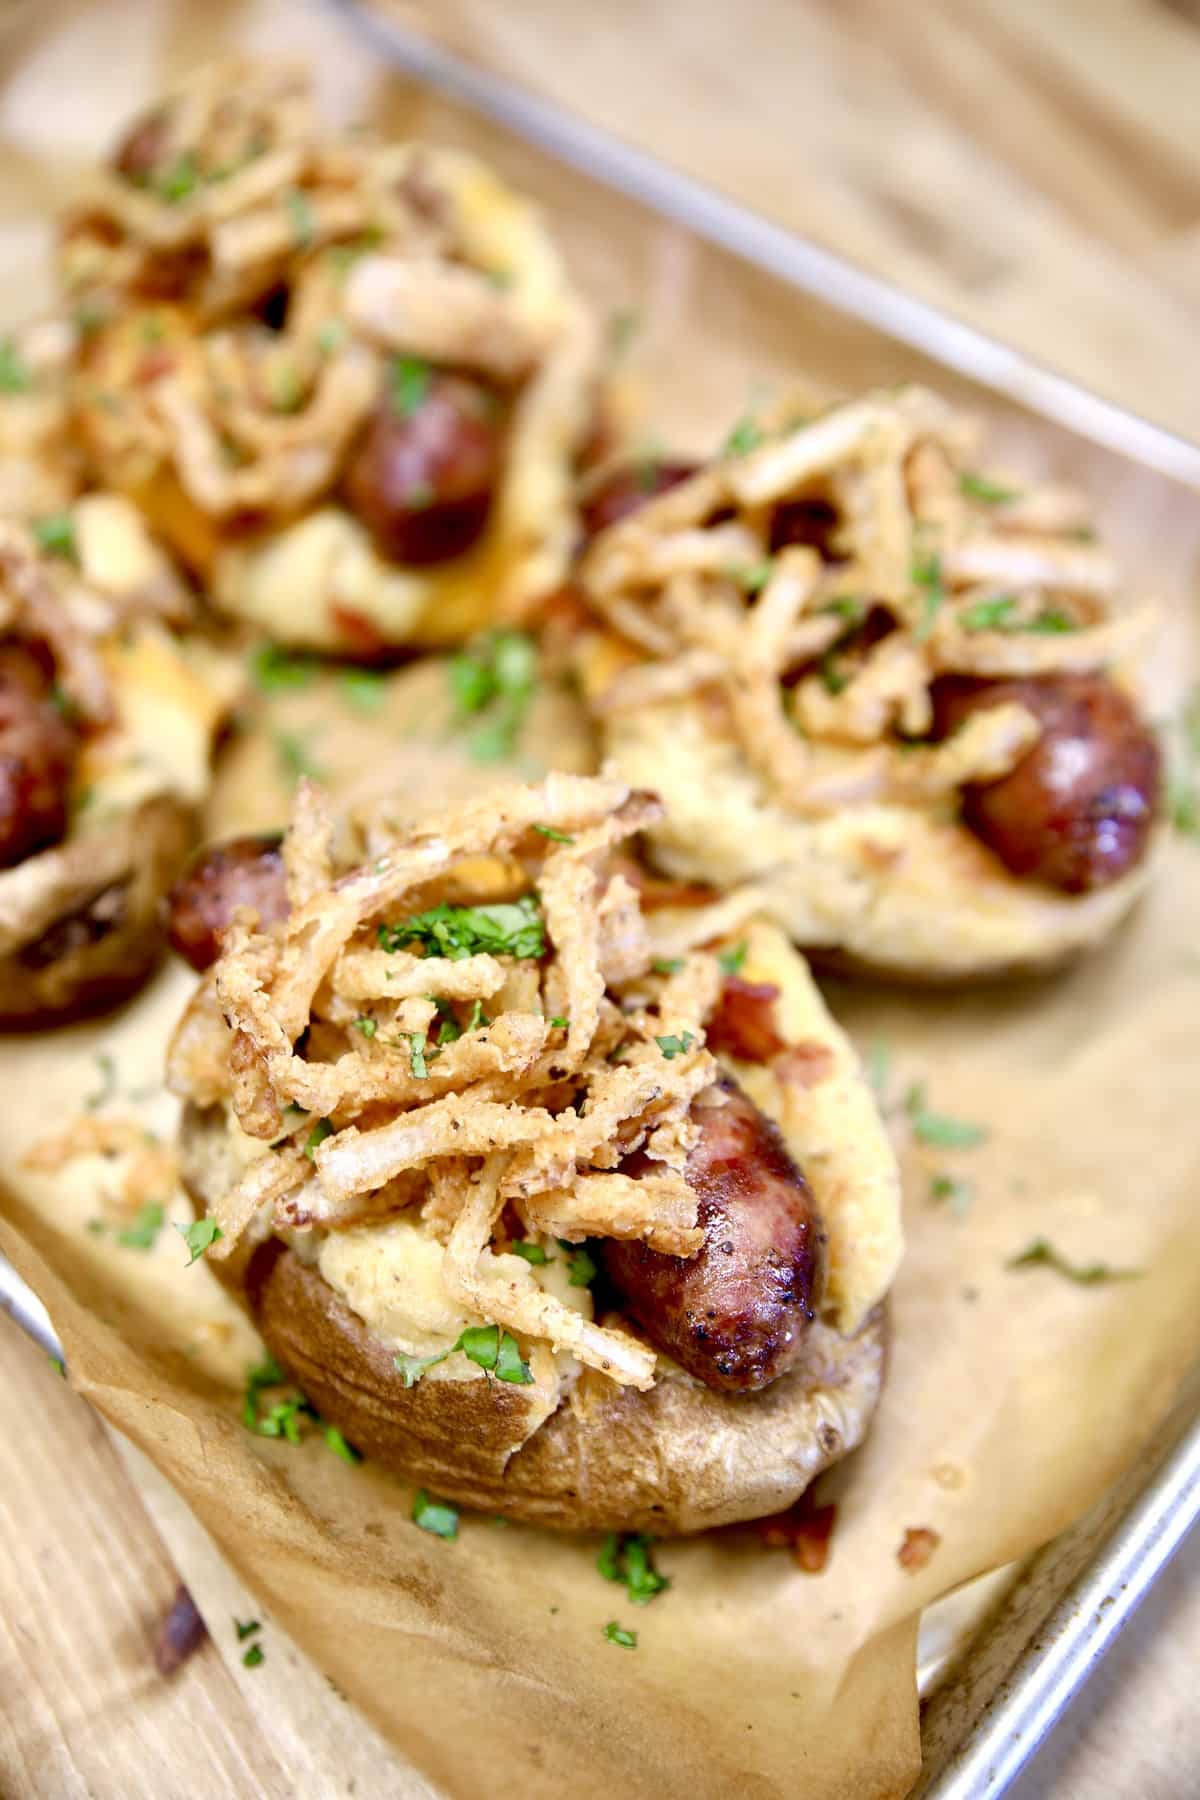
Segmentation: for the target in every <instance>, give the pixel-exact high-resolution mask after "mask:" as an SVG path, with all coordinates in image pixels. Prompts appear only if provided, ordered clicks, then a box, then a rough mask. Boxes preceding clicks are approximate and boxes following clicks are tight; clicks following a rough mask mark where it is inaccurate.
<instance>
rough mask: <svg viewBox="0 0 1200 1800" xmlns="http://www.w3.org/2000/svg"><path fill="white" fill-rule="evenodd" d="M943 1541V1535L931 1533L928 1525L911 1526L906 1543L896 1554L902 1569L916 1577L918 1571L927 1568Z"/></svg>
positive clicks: (906, 1534)
mask: <svg viewBox="0 0 1200 1800" xmlns="http://www.w3.org/2000/svg"><path fill="white" fill-rule="evenodd" d="M941 1541H942V1539H941V1533H940V1532H937V1531H931V1530H930V1529H929V1527H928V1525H910V1526H909V1527H908V1529H907V1531H906V1532H905V1533H904V1542H903V1543H902V1544H901V1546H900V1548H899V1549H898V1550H897V1552H896V1561H897V1562H898V1563H899V1564H900V1567H901V1568H902V1569H907V1570H908V1573H909V1574H910V1575H914V1574H915V1573H916V1571H917V1570H918V1569H923V1568H924V1567H925V1564H926V1563H927V1562H928V1561H929V1559H930V1557H931V1556H932V1555H933V1553H934V1551H935V1550H936V1549H937V1547H938V1545H939V1544H940V1543H941Z"/></svg>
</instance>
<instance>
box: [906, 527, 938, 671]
mask: <svg viewBox="0 0 1200 1800" xmlns="http://www.w3.org/2000/svg"><path fill="white" fill-rule="evenodd" d="M909 577H910V579H911V581H912V583H913V586H914V587H916V588H918V589H920V591H921V593H922V595H923V597H924V606H923V610H922V613H921V617H920V619H919V620H918V621H917V625H916V628H915V629H914V631H913V637H914V639H915V640H916V642H917V643H918V644H923V643H924V642H925V640H926V638H927V637H928V636H929V634H930V632H931V631H932V630H933V628H934V625H935V624H936V622H937V616H938V614H939V613H940V612H941V610H942V607H943V606H944V604H945V600H946V590H945V588H944V587H943V586H942V558H941V554H940V552H939V551H937V550H935V549H932V548H931V547H930V546H929V545H928V544H927V543H926V542H925V541H924V537H923V534H921V535H920V536H915V539H914V543H913V554H912V564H911V566H910V569H909Z"/></svg>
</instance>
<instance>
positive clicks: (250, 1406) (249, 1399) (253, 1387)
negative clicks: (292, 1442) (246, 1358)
mask: <svg viewBox="0 0 1200 1800" xmlns="http://www.w3.org/2000/svg"><path fill="white" fill-rule="evenodd" d="M286 1380H287V1376H286V1375H285V1374H284V1372H283V1370H282V1369H281V1368H280V1366H279V1364H278V1363H277V1362H276V1361H275V1358H274V1357H273V1356H266V1357H264V1358H263V1360H262V1362H260V1363H256V1364H255V1365H254V1367H253V1368H252V1369H250V1370H248V1371H247V1374H246V1389H245V1392H244V1394H243V1395H242V1424H243V1425H244V1426H245V1427H246V1430H247V1431H257V1430H258V1427H259V1418H260V1410H261V1409H260V1402H261V1400H262V1396H263V1394H264V1393H265V1392H266V1391H267V1389H268V1388H275V1387H282V1386H283V1384H284V1382H285V1381H286ZM266 1435H268V1436H270V1435H278V1434H277V1433H275V1434H272V1433H268V1434H266Z"/></svg>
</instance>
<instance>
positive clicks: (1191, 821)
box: [1166, 688, 1200, 838]
mask: <svg viewBox="0 0 1200 1800" xmlns="http://www.w3.org/2000/svg"><path fill="white" fill-rule="evenodd" d="M1166 737H1167V769H1168V775H1167V816H1168V817H1169V819H1170V821H1171V824H1172V825H1173V826H1174V827H1175V830H1176V831H1179V832H1182V833H1183V834H1184V835H1185V836H1187V837H1194V838H1200V688H1197V689H1196V691H1195V692H1194V693H1193V694H1192V695H1191V696H1190V698H1189V699H1188V701H1187V702H1186V704H1185V706H1184V708H1183V710H1182V712H1181V713H1180V714H1179V716H1178V718H1176V719H1173V720H1172V721H1171V723H1170V725H1169V726H1168V728H1167V733H1166Z"/></svg>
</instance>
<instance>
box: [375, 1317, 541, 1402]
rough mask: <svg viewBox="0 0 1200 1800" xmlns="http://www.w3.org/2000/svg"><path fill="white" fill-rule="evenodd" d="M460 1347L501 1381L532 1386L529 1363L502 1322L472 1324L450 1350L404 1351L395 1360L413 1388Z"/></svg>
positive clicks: (402, 1375)
mask: <svg viewBox="0 0 1200 1800" xmlns="http://www.w3.org/2000/svg"><path fill="white" fill-rule="evenodd" d="M457 1350H461V1352H462V1354H463V1355H464V1356H465V1357H467V1358H468V1359H469V1360H470V1361H471V1362H473V1363H475V1364H476V1366H477V1367H478V1368H480V1369H485V1370H486V1371H487V1373H488V1374H489V1375H494V1376H495V1377H496V1379H497V1380H498V1381H509V1382H512V1383H513V1385H514V1386H516V1387H528V1385H529V1384H530V1383H531V1382H532V1380H533V1376H532V1375H531V1374H530V1372H529V1364H528V1363H525V1362H522V1361H521V1351H520V1347H519V1345H518V1343H517V1340H516V1338H515V1337H513V1335H512V1333H511V1332H508V1331H504V1332H502V1331H501V1330H500V1327H499V1326H498V1325H468V1326H467V1328H466V1330H465V1331H463V1332H462V1333H461V1335H460V1336H459V1337H458V1338H457V1339H456V1340H455V1342H454V1343H453V1344H451V1346H450V1348H449V1349H448V1350H439V1351H437V1352H436V1353H435V1354H434V1355H433V1356H406V1355H404V1354H403V1352H400V1353H399V1354H398V1355H397V1356H396V1357H395V1358H394V1359H393V1360H394V1362H395V1365H396V1369H397V1372H398V1373H399V1375H400V1377H401V1379H402V1381H403V1383H404V1386H405V1387H406V1388H411V1387H416V1385H417V1383H418V1381H420V1379H421V1377H422V1376H423V1375H424V1373H425V1371H426V1370H427V1369H432V1368H433V1367H434V1366H435V1365H436V1364H437V1363H442V1362H445V1360H446V1358H447V1357H448V1356H453V1355H454V1353H455V1351H457Z"/></svg>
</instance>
